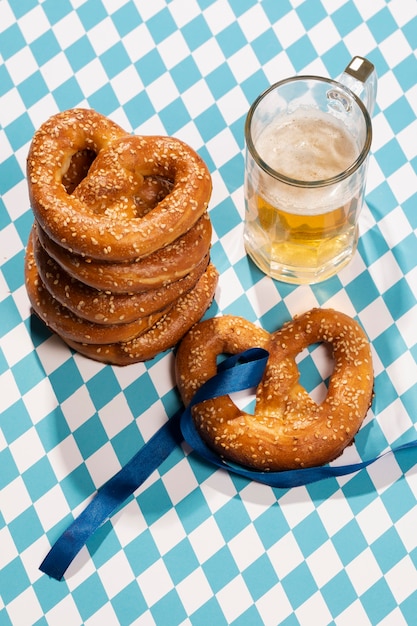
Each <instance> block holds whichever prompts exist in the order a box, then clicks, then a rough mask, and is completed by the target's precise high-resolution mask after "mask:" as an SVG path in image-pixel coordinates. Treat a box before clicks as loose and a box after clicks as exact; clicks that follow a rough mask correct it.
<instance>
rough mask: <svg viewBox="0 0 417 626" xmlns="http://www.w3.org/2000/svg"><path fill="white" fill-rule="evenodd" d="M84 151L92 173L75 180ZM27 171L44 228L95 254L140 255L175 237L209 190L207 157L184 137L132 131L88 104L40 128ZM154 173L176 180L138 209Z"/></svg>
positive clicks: (191, 221)
mask: <svg viewBox="0 0 417 626" xmlns="http://www.w3.org/2000/svg"><path fill="white" fill-rule="evenodd" d="M86 152H88V154H87V159H86V160H87V163H86V165H85V169H86V171H87V174H86V175H85V176H84V177H83V178H82V180H81V181H80V182H78V180H77V181H75V183H74V180H73V179H74V177H75V178H76V175H74V174H73V173H72V165H71V164H72V159H73V157H74V155H77V154H79V153H81V154H82V155H83V156H85V155H86ZM76 169H77V168H76ZM27 174H28V185H29V196H30V200H31V204H32V209H33V212H34V214H35V217H36V219H37V220H38V222H39V224H40V226H41V227H42V229H43V230H44V231H45V232H46V233H47V234H48V236H49V237H50V238H51V239H53V240H54V241H55V242H56V243H57V244H59V245H60V246H63V247H66V248H68V249H70V250H71V251H72V252H75V253H77V254H80V255H86V256H89V257H91V258H93V259H105V260H112V261H129V260H134V259H137V258H139V257H142V256H146V255H148V254H151V253H152V252H154V251H156V250H158V249H160V248H162V247H164V246H166V245H167V244H169V243H172V242H173V241H175V239H177V238H178V237H179V236H180V235H182V234H183V233H184V232H186V231H187V230H189V229H190V228H191V227H192V226H193V225H194V224H195V223H196V222H197V220H198V219H199V218H200V217H201V215H203V213H204V212H205V211H206V210H207V206H208V202H209V198H210V194H211V178H210V174H209V172H208V169H207V167H206V165H205V163H204V162H203V160H202V159H201V158H200V157H199V156H198V154H197V153H196V152H194V151H193V150H192V149H191V148H190V147H189V146H187V145H186V144H184V143H183V142H182V141H180V140H179V139H175V138H170V137H141V136H131V135H129V134H128V133H126V132H125V131H123V130H122V129H121V128H120V127H119V126H118V125H117V124H114V123H113V122H111V121H110V120H108V119H107V118H105V117H104V116H102V115H100V114H99V113H97V112H95V111H93V110H88V109H85V110H84V109H72V110H70V111H65V112H63V113H58V114H57V115H55V116H52V117H51V118H50V119H49V120H47V121H46V122H45V123H44V124H43V125H42V126H41V127H40V129H39V130H38V131H37V132H36V133H35V135H34V137H33V140H32V143H31V146H30V149H29V154H28V160H27ZM148 176H160V177H162V178H164V179H168V180H170V181H172V189H171V191H170V192H169V193H168V194H167V195H166V196H165V197H164V198H163V199H162V200H161V202H159V203H158V204H157V206H156V207H155V208H154V209H153V210H152V211H150V212H149V213H146V214H145V215H140V211H138V207H137V202H136V200H135V197H136V195H137V194H139V193H140V189H141V187H142V186H143V184H144V180H145V178H146V177H148ZM77 183H78V184H77ZM71 190H73V191H72V193H69V191H71Z"/></svg>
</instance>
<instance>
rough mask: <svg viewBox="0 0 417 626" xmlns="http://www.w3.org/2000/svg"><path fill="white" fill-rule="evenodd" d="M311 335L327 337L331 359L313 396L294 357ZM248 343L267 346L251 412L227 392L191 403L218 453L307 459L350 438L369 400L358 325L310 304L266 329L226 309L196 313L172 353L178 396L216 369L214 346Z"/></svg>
mask: <svg viewBox="0 0 417 626" xmlns="http://www.w3.org/2000/svg"><path fill="white" fill-rule="evenodd" d="M251 334H252V335H253V339H252V340H251ZM317 342H324V343H326V344H328V345H329V346H330V347H331V349H332V353H333V359H334V370H333V374H332V375H331V377H330V381H329V384H328V391H327V396H326V398H325V399H324V401H323V402H321V403H320V404H317V403H316V402H315V401H314V400H313V399H312V398H311V396H310V395H309V394H308V393H307V391H306V390H305V389H304V388H303V387H302V386H301V385H300V383H299V371H298V367H297V364H296V360H295V359H296V356H297V355H298V354H299V353H300V352H301V351H302V350H303V349H305V348H306V347H308V346H309V345H311V344H314V343H317ZM253 346H259V347H264V348H265V349H267V350H268V351H269V358H268V362H267V366H266V369H265V372H264V375H263V378H262V381H261V383H260V384H259V386H258V388H257V390H256V405H255V411H254V414H253V415H250V414H248V413H246V412H244V411H242V410H240V409H239V408H238V407H237V406H236V405H235V404H234V402H233V401H232V400H231V398H230V397H229V396H222V397H219V398H215V399H213V400H206V401H204V402H202V403H200V404H198V405H196V406H194V407H193V408H192V416H193V420H194V422H195V425H196V428H197V430H198V432H199V433H200V435H201V437H202V439H203V440H204V441H205V442H206V443H207V444H208V445H209V446H210V447H212V448H213V449H214V450H215V451H217V452H218V453H219V454H220V455H221V456H223V457H224V458H226V459H229V460H231V461H234V462H236V463H239V464H241V465H244V466H248V467H252V468H255V469H258V470H263V471H279V470H287V469H296V468H302V467H312V466H317V465H323V464H325V463H327V462H329V461H331V460H333V459H335V458H337V457H338V456H339V455H340V454H341V453H342V452H343V450H344V449H345V447H346V446H347V445H349V444H350V443H351V442H352V441H353V439H354V436H355V434H356V433H357V431H358V430H359V428H360V426H361V424H362V422H363V420H364V418H365V416H366V414H367V411H368V409H369V407H370V405H371V401H372V394H373V369H372V356H371V350H370V346H369V342H368V340H367V337H366V335H365V333H364V331H363V330H362V328H361V327H360V326H359V324H358V323H357V322H355V321H354V320H353V319H351V318H350V317H349V316H347V315H345V314H343V313H339V312H336V311H334V310H330V309H312V310H311V311H308V312H307V313H305V314H304V315H301V316H299V317H296V318H295V319H294V320H293V321H291V322H289V323H287V324H285V325H284V326H283V327H282V328H281V329H280V330H278V331H277V332H275V333H272V334H271V335H269V334H268V333H265V331H260V329H259V328H258V327H257V326H255V325H254V324H251V323H250V322H247V321H245V320H242V319H241V318H237V317H233V316H224V317H219V318H213V319H210V320H206V321H203V322H201V323H199V324H197V325H196V326H195V327H194V328H192V329H191V330H190V332H189V333H188V334H187V335H186V336H185V337H184V338H183V340H182V342H181V344H180V346H179V349H178V352H177V356H176V377H177V384H178V388H179V391H180V393H181V396H182V398H183V401H184V403H185V404H188V403H189V402H190V400H191V398H192V396H193V395H194V393H195V391H196V390H197V389H199V388H200V387H201V385H202V384H203V383H204V382H205V381H206V380H207V379H208V378H211V377H212V376H213V375H214V374H215V373H216V359H217V357H218V355H219V354H221V353H223V352H226V353H230V354H237V353H238V352H240V351H242V350H245V349H247V348H249V347H253Z"/></svg>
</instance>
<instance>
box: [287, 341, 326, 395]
mask: <svg viewBox="0 0 417 626" xmlns="http://www.w3.org/2000/svg"><path fill="white" fill-rule="evenodd" d="M295 362H296V364H297V367H298V370H299V372H300V379H299V382H300V385H302V386H303V387H304V389H305V390H306V391H307V393H308V394H309V395H310V397H311V398H312V400H314V402H316V404H321V403H322V402H323V401H324V400H325V398H326V396H327V392H328V387H329V380H330V377H331V375H332V373H333V370H334V359H333V355H332V350H331V346H330V345H329V344H327V343H315V344H311V345H310V346H308V347H307V348H304V350H302V351H301V352H299V353H298V354H297V356H296V358H295Z"/></svg>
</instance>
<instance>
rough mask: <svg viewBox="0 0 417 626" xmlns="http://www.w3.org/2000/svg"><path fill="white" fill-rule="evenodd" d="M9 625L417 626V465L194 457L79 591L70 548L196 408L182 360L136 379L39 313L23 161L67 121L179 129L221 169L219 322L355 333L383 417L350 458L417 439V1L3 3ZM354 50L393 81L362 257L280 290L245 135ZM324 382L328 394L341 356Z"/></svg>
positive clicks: (123, 523)
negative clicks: (178, 378)
mask: <svg viewBox="0 0 417 626" xmlns="http://www.w3.org/2000/svg"><path fill="white" fill-rule="evenodd" d="M0 54H1V56H0V193H1V198H0V251H1V254H0V265H1V267H0V348H1V350H0V389H1V393H0V414H1V416H0V546H1V548H0V624H1V625H2V626H3V625H4V626H7V625H13V626H25V625H33V624H36V625H39V626H41V625H42V626H43V625H45V624H48V625H52V626H55V625H56V626H58V625H59V626H65V625H70V626H72V625H78V624H86V625H87V626H95V625H97V624H100V625H101V624H106V626H107V625H110V626H111V625H118V624H121V625H123V626H127V625H128V624H136V625H138V626H139V625H146V626H148V625H150V624H156V625H157V626H162V625H163V626H166V625H167V626H171V625H172V626H173V625H177V624H178V625H179V624H184V625H185V624H192V625H193V626H200V625H201V626H206V625H207V624H216V625H218V626H222V625H229V624H231V625H236V626H237V625H239V626H245V625H248V626H249V625H251V626H253V625H257V624H259V625H261V624H265V625H267V626H269V625H270V626H276V625H277V624H284V625H287V626H290V625H295V624H301V625H303V626H304V625H306V626H315V625H316V624H317V625H320V626H322V625H323V624H336V625H337V626H345V625H347V624H349V625H350V624H361V625H367V624H369V625H375V624H395V625H396V626H397V625H408V624H412V623H415V619H416V618H415V616H416V614H417V573H416V569H417V568H416V566H417V533H416V528H417V506H416V493H417V482H416V472H415V467H416V459H415V453H413V452H408V453H403V454H401V455H400V454H398V455H397V456H394V455H388V456H386V457H384V459H383V460H381V461H379V462H378V463H376V464H375V465H373V466H370V467H369V469H368V470H366V471H365V470H364V471H362V472H360V473H358V474H356V475H351V476H347V477H344V478H342V479H329V480H326V481H324V482H322V483H316V484H313V485H311V486H308V487H299V488H295V489H291V490H279V489H271V488H269V487H265V486H261V485H259V484H256V483H249V482H248V481H246V480H244V479H242V478H237V477H236V476H231V475H228V474H226V473H223V472H221V471H220V470H216V469H215V468H213V467H210V466H207V465H206V464H205V463H204V462H202V461H201V460H200V459H199V458H197V457H196V456H195V455H194V454H193V453H192V452H191V453H190V450H188V449H187V448H186V447H184V448H179V449H178V450H176V451H175V453H173V454H172V455H171V456H170V457H169V458H168V459H167V460H166V461H165V462H164V464H163V465H162V466H161V467H160V469H159V471H158V472H155V473H154V474H153V475H152V476H151V477H150V478H149V479H148V480H147V482H146V484H144V485H143V486H142V487H141V488H140V489H139V490H138V492H136V493H135V496H134V497H132V498H131V499H130V500H129V501H128V502H127V503H126V505H125V506H124V507H123V508H122V509H121V510H120V511H119V512H118V513H116V514H115V515H114V516H113V517H112V519H111V521H109V522H107V523H106V524H105V525H104V526H103V527H102V528H101V529H100V531H99V532H98V533H97V534H96V535H95V536H94V537H93V538H92V539H91V540H90V541H89V543H88V549H87V548H85V549H83V551H82V552H81V554H80V555H79V558H78V559H77V560H76V561H75V562H74V563H73V565H72V566H71V568H70V570H69V571H68V574H67V576H66V580H65V581H63V582H61V583H57V582H55V581H53V580H49V579H48V578H47V577H46V576H45V575H42V574H41V573H40V572H39V571H38V566H39V564H40V562H41V561H42V559H43V557H44V556H45V554H46V553H47V551H48V549H49V547H50V545H51V543H52V542H53V541H54V540H55V539H56V538H57V537H58V536H59V534H60V533H61V532H62V531H63V530H64V529H65V528H66V526H67V525H68V523H69V522H70V521H71V520H72V519H73V516H75V515H77V514H78V513H79V512H80V511H81V510H82V509H83V508H84V507H85V505H86V503H87V502H88V501H89V499H90V498H91V496H92V494H93V493H94V492H95V489H96V488H97V487H98V486H99V485H100V484H102V483H103V482H104V481H105V480H107V479H108V478H109V477H110V476H111V475H112V474H114V473H115V472H116V471H117V470H118V469H119V468H120V467H121V466H122V465H123V464H124V463H125V462H126V461H127V460H128V459H129V458H130V457H131V456H132V455H133V453H134V452H136V451H137V450H138V449H139V448H140V447H141V445H142V444H143V443H144V442H145V441H147V440H148V439H149V437H150V436H151V435H152V434H153V433H154V432H155V431H156V430H157V429H158V427H159V426H160V425H161V424H162V423H163V422H164V421H165V420H166V418H167V415H171V414H173V412H174V411H175V410H176V409H177V408H178V407H179V399H178V396H177V393H176V391H175V389H174V387H173V380H172V359H173V357H172V354H170V353H169V354H165V355H161V356H160V357H159V358H157V359H155V360H154V361H152V362H150V363H147V364H138V365H134V366H130V367H128V368H112V367H108V366H107V367H106V366H103V365H101V364H98V363H94V362H91V361H88V360H86V359H84V358H82V357H80V356H78V355H74V354H73V353H72V352H71V351H70V350H69V349H68V348H67V347H66V346H64V345H63V344H62V343H61V342H60V341H59V340H58V339H57V338H56V337H53V336H51V335H50V333H49V332H48V331H47V330H46V329H45V328H44V327H43V325H42V324H40V323H39V322H38V321H37V320H36V319H33V318H32V317H31V316H30V310H29V305H28V300H27V297H26V293H25V288H24V282H23V274H22V265H23V256H24V246H25V244H26V240H27V237H28V233H29V230H30V226H31V223H32V215H31V211H30V209H29V202H28V197H27V188H26V182H25V159H26V154H27V150H28V146H29V142H30V140H31V137H32V135H33V132H34V131H35V129H36V128H37V127H38V126H39V125H40V124H41V123H42V122H43V121H44V120H45V119H46V118H47V117H49V116H50V115H52V114H54V113H56V112H57V111H59V110H64V109H67V108H70V107H74V106H88V107H93V108H96V109H97V110H99V111H100V112H102V113H103V114H105V115H108V116H110V117H111V118H112V119H114V120H115V121H116V122H118V123H119V124H121V125H122V126H123V127H124V128H126V130H130V131H134V132H136V133H163V134H170V135H176V136H178V137H180V138H182V139H184V140H185V141H187V142H188V143H189V144H191V145H192V146H193V147H194V148H195V149H197V150H198V151H199V152H200V154H201V155H202V156H203V158H204V159H205V160H206V162H207V164H208V166H209V167H210V170H211V173H212V177H213V184H214V191H213V197H212V201H211V208H210V210H211V218H212V222H213V226H214V236H213V250H212V257H213V260H214V262H215V264H216V266H217V267H218V269H219V271H220V275H221V277H220V287H219V290H218V292H217V296H216V301H215V303H214V304H213V306H212V308H211V310H210V313H209V314H210V315H214V314H216V313H234V314H240V315H243V316H245V317H247V318H248V319H250V320H252V321H257V322H259V323H260V324H262V325H263V326H264V327H265V328H266V329H267V330H274V329H276V328H277V327H278V326H279V325H280V324H281V323H282V322H283V321H285V320H287V319H288V318H289V316H292V315H294V314H296V313H298V312H301V311H303V310H306V309H307V308H310V307H311V306H314V305H320V306H332V307H335V308H338V309H341V310H343V311H345V312H347V313H348V314H351V315H352V316H356V317H357V319H359V321H360V322H361V323H362V325H363V326H364V328H365V330H366V331H367V333H368V335H369V337H370V339H371V341H372V346H373V352H374V361H375V374H376V382H375V394H376V395H375V401H374V404H373V410H372V411H371V412H370V414H369V416H368V418H367V420H366V423H365V425H364V427H363V428H362V430H361V431H360V433H359V435H358V437H357V439H356V443H355V446H352V447H351V448H350V449H349V450H347V451H346V452H345V454H344V455H343V458H342V459H341V461H343V463H347V462H353V461H356V460H359V459H361V458H368V457H370V456H371V455H374V454H377V453H378V452H380V451H386V450H389V448H390V446H393V445H396V444H398V443H402V442H405V441H407V440H410V439H412V438H414V437H415V434H416V433H415V430H416V429H415V424H416V422H417V409H416V406H417V384H416V382H415V381H416V380H417V331H416V322H415V320H416V316H417V253H416V249H417V246H416V229H417V212H416V205H417V176H416V171H417V141H416V138H417V5H416V3H415V0H391V1H390V2H382V1H375V2H369V1H368V0H337V1H335V0H285V1H279V2H278V1H277V0H259V1H257V0H187V1H184V0H171V1H168V0H166V1H164V0H153V1H152V2H149V1H147V0H118V1H117V2H112V1H111V0H88V1H87V2H84V1H82V2H80V1H76V0H66V1H63V2H56V1H55V0H43V1H42V0H39V1H36V0H25V1H24V2H22V1H21V0H1V1H0ZM355 54H360V55H364V56H367V57H368V58H369V59H370V60H371V61H372V62H373V63H374V64H375V66H376V69H377V72H378V75H379V92H378V99H377V106H376V110H375V114H374V118H373V124H374V143H373V154H372V157H371V162H370V171H369V181H368V188H367V207H365V208H364V210H363V213H362V219H361V238H360V242H359V249H358V253H357V254H356V256H355V258H354V260H353V261H352V263H351V264H350V265H349V266H348V267H347V268H345V269H344V270H343V271H342V272H341V273H340V274H339V275H338V276H336V277H335V278H332V279H331V280H329V281H327V282H325V283H323V284H320V285H316V286H312V287H308V286H303V287H295V286H288V285H284V284H279V283H274V282H273V281H271V280H270V279H269V278H267V277H265V276H263V275H262V274H261V273H260V272H259V271H258V270H257V269H256V268H255V267H254V266H253V265H252V264H251V262H250V261H249V260H248V258H247V257H246V255H245V253H244V249H243V244H242V216H243V192H242V179H243V124H244V118H245V115H246V112H247V110H248V107H249V105H250V103H251V102H252V101H253V99H254V98H255V97H256V96H257V95H258V94H259V93H260V92H261V91H262V90H263V89H264V88H265V87H266V86H267V85H269V84H270V83H271V82H275V81H276V80H279V79H281V78H283V77H286V76H289V75H292V74H294V73H316V74H322V75H330V76H333V77H335V76H337V75H338V74H339V73H340V72H341V71H342V69H343V68H344V67H345V66H346V65H347V63H348V62H349V60H350V58H351V57H352V56H354V55H355ZM302 357H303V358H302V359H301V360H300V369H301V377H302V382H304V384H305V385H306V386H307V387H308V389H309V391H311V393H312V394H317V395H318V397H319V396H320V394H323V389H324V387H323V385H324V383H323V380H324V379H325V378H326V377H327V376H328V372H327V371H326V364H325V360H324V359H323V355H322V353H321V351H320V348H318V349H315V350H310V351H309V352H308V353H306V354H303V355H302Z"/></svg>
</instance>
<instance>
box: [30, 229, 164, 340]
mask: <svg viewBox="0 0 417 626" xmlns="http://www.w3.org/2000/svg"><path fill="white" fill-rule="evenodd" d="M25 281H26V289H27V293H28V296H29V300H30V303H31V305H32V308H33V310H34V311H35V313H36V314H37V315H38V317H39V318H40V319H42V320H43V321H44V322H45V324H46V325H47V326H48V327H49V328H50V329H51V330H53V331H54V332H55V333H56V334H57V335H59V336H60V337H61V338H62V339H64V340H71V341H79V342H85V343H91V344H107V343H112V342H114V341H128V340H130V339H133V338H134V337H136V336H137V335H139V334H140V333H143V332H144V331H146V330H148V329H149V328H151V326H153V324H155V322H157V320H158V319H160V318H161V317H162V316H163V315H164V314H165V313H167V311H168V309H169V307H165V309H162V310H158V311H155V312H153V313H151V314H149V315H146V316H140V315H138V316H137V317H136V319H134V320H132V321H130V322H127V323H119V324H99V323H94V322H89V321H86V320H85V319H83V318H81V317H79V316H77V315H74V313H72V312H71V311H70V310H69V309H68V308H67V307H64V306H62V304H60V303H59V302H58V300H56V299H55V298H54V297H53V295H52V294H51V293H50V292H49V291H48V290H47V289H46V287H45V285H44V284H43V283H42V281H41V279H40V276H39V272H38V267H37V265H36V262H35V257H34V251H33V235H32V236H31V237H30V238H29V241H28V245H27V249H26V256H25Z"/></svg>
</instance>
